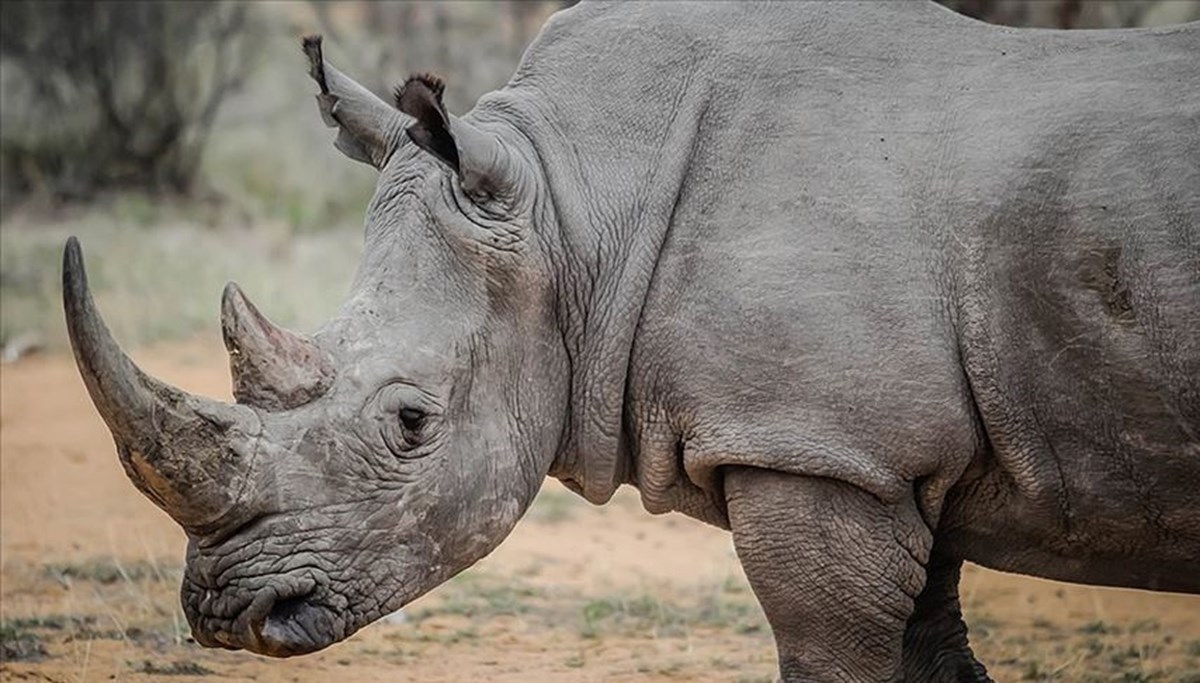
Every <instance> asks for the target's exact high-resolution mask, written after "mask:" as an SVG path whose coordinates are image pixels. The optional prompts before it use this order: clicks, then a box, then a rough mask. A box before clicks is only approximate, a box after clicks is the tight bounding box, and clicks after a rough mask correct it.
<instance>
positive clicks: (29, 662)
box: [0, 343, 1200, 683]
mask: <svg viewBox="0 0 1200 683" xmlns="http://www.w3.org/2000/svg"><path fill="white" fill-rule="evenodd" d="M137 359H138V361H139V362H141V363H143V364H144V367H146V368H148V369H149V370H150V371H152V372H153V373H155V374H157V375H158V376H160V377H162V378H164V379H167V380H169V381H171V382H174V383H176V384H179V385H181V386H183V387H184V388H187V389H190V390H192V391H197V392H201V393H205V394H208V395H211V396H218V397H227V395H228V379H227V376H226V374H225V371H224V368H225V360H224V357H223V352H222V349H221V348H220V346H219V344H217V343H193V344H186V345H176V346H171V347H160V348H156V349H151V350H149V351H146V352H143V353H139V354H137ZM0 385H2V393H0V481H2V489H0V562H2V575H0V579H2V582H3V585H2V592H0V612H2V615H0V616H2V619H3V621H2V624H0V637H2V639H3V660H2V663H0V680H3V681H10V680H12V681H18V680H28V681H64V682H66V681H106V680H132V681H164V680H165V681H171V680H176V681H191V680H222V681H260V682H264V683H273V682H277V681H278V682H284V681H288V682H291V681H297V682H299V681H331V680H333V681H346V682H356V681H367V682H369V681H472V680H489V681H494V682H503V681H522V682H524V681H769V680H773V672H774V667H775V661H774V651H773V648H772V644H771V638H770V633H769V631H768V630H767V629H766V625H765V621H764V620H763V617H762V613H761V611H759V609H758V607H757V605H756V604H755V603H754V601H753V597H752V596H751V594H750V593H749V590H748V588H747V586H746V583H745V579H744V577H743V575H742V573H741V571H740V569H739V568H738V565H737V562H736V559H735V557H734V554H733V549H732V545H731V543H730V540H729V537H728V535H727V534H726V533H724V532H721V531H719V530H716V529H712V528H709V527H706V526H704V525H702V524H700V523H698V522H693V521H691V520H689V519H686V518H684V517H682V516H678V515H667V516H663V517H652V516H650V515H648V514H647V513H645V512H644V511H643V510H642V509H641V506H640V504H639V503H638V500H637V497H636V494H635V493H633V492H631V491H630V492H622V494H621V495H619V496H618V497H617V499H616V500H614V501H613V502H612V503H610V504H609V505H607V506H605V507H602V508H596V507H592V506H589V505H588V504H586V503H585V502H584V501H582V500H581V499H578V498H576V497H575V496H574V495H573V494H570V493H569V492H567V491H566V490H565V489H563V488H562V487H561V486H560V485H559V484H557V483H556V482H547V484H546V486H545V488H544V490H543V492H542V495H541V496H540V497H539V499H538V501H537V502H536V503H535V505H534V507H533V509H532V510H531V512H530V514H529V515H528V516H527V517H526V519H525V520H524V521H522V522H521V524H520V525H519V526H518V528H517V530H516V532H515V533H514V534H513V535H512V536H511V537H510V538H509V539H508V540H507V541H506V542H505V543H504V545H503V546H501V548H500V549H499V550H497V551H496V552H495V553H494V554H493V555H492V556H491V557H489V558H487V559H486V560H485V561H483V562H481V563H480V564H479V565H477V566H476V567H474V568H472V569H471V570H470V571H468V572H466V573H464V574H463V575H462V576H460V577H458V578H457V579H455V580H454V581H451V582H450V583H448V584H447V585H445V586H443V587H442V588H440V589H439V590H437V591H436V592H435V593H433V594H431V595H429V596H426V597H425V598H422V599H420V600H418V601H417V602H416V603H414V604H413V605H410V606H409V607H408V608H406V609H405V610H404V611H403V612H402V613H400V614H399V615H394V616H392V617H389V618H388V619H387V620H385V621H383V622H380V623H377V624H375V625H373V626H371V627H369V628H367V629H365V630H363V631H362V632H360V633H359V634H357V635H356V636H354V637H353V638H351V639H350V640H349V641H347V642H345V643H342V644H340V645H337V646H334V647H332V648H329V649H328V650H325V651H323V652H320V653H317V654H314V655H310V656H307V657H301V658H298V659H292V660H286V661H275V660H269V659H265V658H262V657H257V656H254V655H250V654H246V653H234V652H223V651H211V650H205V649H203V648H200V647H199V646H197V645H195V644H194V643H192V642H191V641H190V640H189V639H188V629H187V625H186V623H185V622H184V619H183V615H182V613H181V611H180V608H179V604H178V596H177V590H178V580H179V575H180V563H181V561H182V556H183V545H184V541H183V535H182V532H181V531H179V530H178V529H177V528H176V527H175V526H174V524H173V523H172V522H171V521H170V520H169V519H168V518H167V517H166V516H165V515H164V514H162V513H161V512H159V511H158V510H157V509H156V508H154V507H153V506H152V505H151V504H150V503H149V502H147V501H146V500H144V499H143V498H142V497H141V496H140V495H139V494H138V493H137V492H136V491H135V490H134V489H133V487H132V485H130V484H129V483H128V482H127V481H126V479H125V477H124V474H123V473H122V472H121V469H120V466H119V465H118V463H117V459H116V457H115V454H114V452H113V447H112V443H111V441H110V439H109V437H108V434H107V432H106V431H105V429H104V426H103V424H102V423H101V422H100V419H99V418H98V417H97V416H96V414H95V412H94V411H93V410H92V407H91V405H90V404H89V403H88V400H87V397H86V395H85V393H84V389H83V386H82V384H81V382H80V380H79V377H78V375H77V374H76V372H75V368H74V366H73V364H72V362H71V359H70V358H69V357H67V356H65V355H47V356H40V357H32V358H29V359H27V360H23V361H21V362H20V363H19V364H16V365H12V366H6V367H5V368H4V369H3V371H2V382H0ZM962 593H963V597H964V602H965V612H966V615H967V620H968V622H969V624H970V627H971V633H972V642H973V643H974V645H975V648H976V652H977V653H978V654H979V655H980V657H981V658H982V659H983V661H984V662H985V663H987V664H988V666H989V669H990V671H992V673H993V675H994V676H995V677H996V678H997V680H1001V681H1017V680H1064V681H1175V682H1179V683H1182V682H1185V681H1190V682H1192V683H1198V682H1200V597H1197V596H1181V595H1170V594H1154V593H1146V592H1138V591H1120V590H1111V589H1102V588H1093V587H1085V586H1071V585H1066V584H1059V583H1054V582H1049V581H1040V580H1036V579H1029V578H1024V577H1018V576H1012V575H1007V574H999V573H995V572H991V571H987V570H983V569H979V568H976V567H968V568H967V571H966V573H965V577H964V582H963V586H962Z"/></svg>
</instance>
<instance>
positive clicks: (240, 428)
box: [63, 237, 260, 534]
mask: <svg viewBox="0 0 1200 683" xmlns="http://www.w3.org/2000/svg"><path fill="white" fill-rule="evenodd" d="M63 309H64V311H65V313H66V319H67V332H68V334H69V336H70V338H71V349H72V350H73V351H74V354H75V363H76V364H77V365H78V366H79V374H80V375H82V376H83V382H84V384H85V385H87V390H88V393H89V394H90V395H91V398H92V403H93V404H94V405H95V406H96V410H97V411H98V412H99V413H100V417H101V418H103V419H104V422H105V423H106V424H107V425H108V429H109V431H110V432H112V435H113V440H114V441H115V442H116V445H117V454H118V455H119V457H120V459H121V465H122V466H123V467H124V468H125V473H126V474H127V475H129V478H130V479H131V480H132V481H133V483H134V485H135V486H137V488H138V490H140V491H141V492H142V493H143V494H145V495H146V497H148V498H150V500H152V501H153V502H154V503H155V504H156V505H158V506H159V507H160V508H162V509H163V510H164V511H165V512H166V513H167V514H168V515H170V516H171V517H172V518H173V519H174V520H175V521H176V522H179V524H180V525H182V526H183V527H184V529H186V530H188V531H189V532H192V533H197V534H203V533H205V532H206V531H211V530H213V529H214V528H215V525H217V524H219V523H221V521H222V520H225V519H227V518H228V517H229V516H230V513H231V512H233V511H234V507H235V505H237V504H238V503H239V502H240V501H241V499H242V498H243V496H244V495H245V493H246V490H247V485H248V483H249V481H250V465H251V463H250V457H251V455H252V454H253V450H254V444H255V442H256V440H257V433H258V431H259V426H260V425H259V423H258V419H257V416H256V415H254V412H253V411H252V410H250V409H249V408H246V407H243V406H234V405H228V404H225V403H221V402H219V401H214V400H211V399H207V398H204V397H201V396H193V395H191V394H188V393H185V392H183V391H180V390H179V389H176V388H175V387H172V386H168V385H166V384H164V383H162V382H160V381H158V380H156V379H154V378H153V377H150V376H148V375H146V374H145V373H144V372H142V371H141V370H140V369H139V368H138V367H137V366H136V365H134V364H133V361H132V360H130V359H129V356H127V355H125V353H124V352H123V351H122V350H121V348H120V347H119V346H118V345H117V343H116V342H115V341H114V340H113V338H112V335H111V334H110V333H109V331H108V327H107V326H106V325H105V324H104V321H103V320H102V319H101V318H100V314H99V312H98V311H97V310H96V305H95V302H94V301H93V300H92V294H91V292H90V291H89V290H88V282H87V273H86V272H85V271H84V267H83V254H82V252H81V251H80V248H79V242H78V240H76V239H75V238H74V237H72V238H70V239H69V240H67V246H66V249H65V251H64V252H63Z"/></svg>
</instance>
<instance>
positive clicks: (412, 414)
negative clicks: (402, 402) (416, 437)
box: [400, 408, 425, 433]
mask: <svg viewBox="0 0 1200 683" xmlns="http://www.w3.org/2000/svg"><path fill="white" fill-rule="evenodd" d="M400 425H401V426H402V427H404V429H405V431H409V432H414V433H416V432H419V431H421V427H423V426H425V413H423V412H421V411H420V410H417V409H416V408H401V409H400Z"/></svg>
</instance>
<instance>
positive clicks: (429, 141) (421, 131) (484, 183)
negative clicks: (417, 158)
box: [395, 74, 519, 197]
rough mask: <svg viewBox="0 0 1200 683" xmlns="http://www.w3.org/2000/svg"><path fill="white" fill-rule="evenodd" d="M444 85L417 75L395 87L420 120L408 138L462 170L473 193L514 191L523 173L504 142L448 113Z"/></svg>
mask: <svg viewBox="0 0 1200 683" xmlns="http://www.w3.org/2000/svg"><path fill="white" fill-rule="evenodd" d="M444 91H445V84H444V82H443V81H442V79H440V78H438V77H436V76H432V75H429V74H422V75H418V76H413V77H411V78H409V79H408V80H407V81H405V82H404V85H402V86H400V87H398V88H396V92H395V99H396V107H397V108H398V109H399V110H400V111H402V112H404V113H405V114H408V115H409V116H411V117H413V118H414V119H416V122H415V123H413V124H412V125H411V126H409V127H408V129H407V133H408V137H409V138H410V139H412V141H413V142H415V143H416V144H417V146H418V147H420V148H421V149H423V150H425V151H426V152H429V153H430V154H432V155H433V156H435V157H437V158H438V159H439V160H441V161H442V162H443V163H445V164H446V165H447V166H449V167H450V168H452V169H454V172H455V173H456V174H458V178H459V182H460V183H461V184H462V187H463V190H465V191H466V192H467V194H469V195H472V196H473V197H497V196H498V197H504V196H508V195H511V194H512V193H513V191H514V189H515V186H516V179H517V178H518V177H519V173H518V168H517V166H516V163H517V159H516V158H515V157H514V156H513V155H512V154H511V153H510V152H509V151H508V150H507V149H506V148H505V147H504V145H503V144H502V143H501V142H500V140H499V139H498V138H497V137H496V136H494V135H492V134H490V133H487V132H485V131H483V130H480V129H479V128H476V127H475V126H474V125H472V124H470V123H468V122H466V121H464V120H462V119H460V118H456V117H454V116H451V115H449V114H447V113H446V106H445V105H444V104H442V93H443V92H444Z"/></svg>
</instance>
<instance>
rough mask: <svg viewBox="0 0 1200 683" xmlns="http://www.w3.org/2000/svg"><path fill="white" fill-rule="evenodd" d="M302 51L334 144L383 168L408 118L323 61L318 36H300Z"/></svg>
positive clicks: (319, 37) (322, 114)
mask: <svg viewBox="0 0 1200 683" xmlns="http://www.w3.org/2000/svg"><path fill="white" fill-rule="evenodd" d="M304 54H305V55H307V56H308V73H309V75H310V76H312V78H313V80H315V81H316V82H317V85H319V86H320V87H321V92H320V94H318V95H317V106H318V107H320V110H321V119H322V120H323V121H324V122H325V125H327V126H329V127H330V128H337V129H338V136H337V140H335V141H334V145H335V146H336V147H337V148H338V149H339V150H341V151H342V153H343V154H345V155H346V156H348V157H350V158H351V159H354V160H355V161H361V162H363V163H365V164H370V165H372V166H374V167H375V168H383V166H384V165H385V164H387V161H388V159H389V158H391V156H392V152H394V151H395V150H396V147H398V146H399V142H400V140H401V139H402V138H401V136H402V135H403V130H404V128H405V126H407V125H408V124H409V123H410V121H409V120H408V118H407V117H406V116H404V115H403V114H401V113H400V112H398V111H396V110H395V109H393V108H391V107H389V106H388V105H387V103H386V102H384V101H383V100H381V99H379V98H378V97H376V96H375V95H374V94H373V93H371V91H369V90H367V89H366V88H364V87H363V86H361V85H359V84H358V83H356V82H354V80H353V79H351V78H349V77H347V76H346V75H345V74H343V73H342V72H340V71H338V70H337V69H335V68H333V66H331V65H330V64H329V62H326V61H325V59H324V57H323V56H322V54H321V36H307V37H305V38H304Z"/></svg>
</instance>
